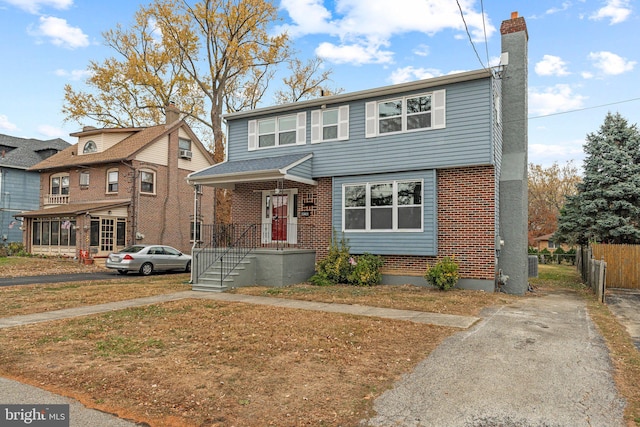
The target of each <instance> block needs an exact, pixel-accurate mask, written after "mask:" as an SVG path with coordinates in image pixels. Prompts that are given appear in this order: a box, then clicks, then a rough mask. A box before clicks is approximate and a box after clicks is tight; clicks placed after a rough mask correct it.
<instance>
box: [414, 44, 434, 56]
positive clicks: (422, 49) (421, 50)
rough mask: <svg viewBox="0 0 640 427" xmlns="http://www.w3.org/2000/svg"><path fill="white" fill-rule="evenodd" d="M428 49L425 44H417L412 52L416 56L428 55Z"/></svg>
mask: <svg viewBox="0 0 640 427" xmlns="http://www.w3.org/2000/svg"><path fill="white" fill-rule="evenodd" d="M429 53H430V49H429V46H427V45H426V44H419V45H418V46H416V47H415V48H414V49H413V54H414V55H417V56H429Z"/></svg>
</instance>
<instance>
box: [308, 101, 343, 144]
mask: <svg viewBox="0 0 640 427" xmlns="http://www.w3.org/2000/svg"><path fill="white" fill-rule="evenodd" d="M347 139H349V106H348V105H343V106H341V107H338V108H323V109H320V110H314V111H312V112H311V143H312V144H315V143H318V142H325V141H344V140H347Z"/></svg>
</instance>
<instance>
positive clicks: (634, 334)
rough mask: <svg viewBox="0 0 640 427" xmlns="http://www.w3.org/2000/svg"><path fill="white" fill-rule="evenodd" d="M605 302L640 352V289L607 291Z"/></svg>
mask: <svg viewBox="0 0 640 427" xmlns="http://www.w3.org/2000/svg"><path fill="white" fill-rule="evenodd" d="M605 302H606V304H607V306H608V307H609V309H610V310H611V312H612V313H613V314H615V316H616V317H617V318H618V320H619V321H620V323H622V324H623V325H624V326H625V328H626V329H627V332H629V335H631V338H632V339H633V343H634V344H635V346H636V348H637V349H638V350H640V289H607V292H606V294H605Z"/></svg>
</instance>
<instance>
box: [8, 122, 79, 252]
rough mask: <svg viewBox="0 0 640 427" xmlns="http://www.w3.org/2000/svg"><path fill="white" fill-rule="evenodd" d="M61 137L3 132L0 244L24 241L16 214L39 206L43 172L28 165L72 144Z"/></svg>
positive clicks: (20, 224)
mask: <svg viewBox="0 0 640 427" xmlns="http://www.w3.org/2000/svg"><path fill="white" fill-rule="evenodd" d="M69 145H71V144H69V143H68V142H67V141H64V140H62V139H60V138H56V139H50V140H47V141H41V140H38V139H26V138H18V137H14V136H9V135H2V134H0V244H2V243H12V242H18V243H22V223H21V222H20V221H18V220H16V219H15V218H14V217H13V215H15V214H16V213H18V212H22V211H25V210H31V209H37V208H38V207H39V206H40V192H39V190H38V189H39V188H40V185H39V184H40V175H39V174H38V173H37V172H32V171H29V170H28V169H29V168H30V167H31V166H33V165H35V164H36V163H39V162H41V161H42V160H44V159H46V158H47V157H50V156H53V155H54V154H56V153H57V152H59V151H62V150H64V149H65V148H67V147H69Z"/></svg>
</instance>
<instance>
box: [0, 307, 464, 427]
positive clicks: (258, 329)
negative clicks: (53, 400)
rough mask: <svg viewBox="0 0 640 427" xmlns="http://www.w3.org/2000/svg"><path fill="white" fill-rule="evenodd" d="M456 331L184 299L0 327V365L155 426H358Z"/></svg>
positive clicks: (5, 370) (34, 381) (23, 378)
mask: <svg viewBox="0 0 640 427" xmlns="http://www.w3.org/2000/svg"><path fill="white" fill-rule="evenodd" d="M454 332H456V330H455V329H452V328H443V327H435V326H429V325H423V324H417V323H412V322H405V321H394V320H383V319H376V318H363V317H358V316H351V315H343V314H335V313H322V312H308V311H301V310H294V309H285V308H276V307H268V306H254V305H246V304H232V303H223V302H212V301H204V300H181V301H175V302H169V303H165V304H160V305H152V306H147V307H141V308H133V309H127V310H121V311H118V312H113V313H108V314H102V315H96V316H88V317H85V318H79V319H71V320H65V321H57V322H51V323H49V324H47V325H46V328H45V327H42V325H31V326H24V327H19V328H11V329H6V330H3V331H0V373H1V374H2V375H3V376H8V377H12V378H16V379H18V380H21V381H26V382H29V383H32V384H34V385H37V386H40V387H44V388H50V387H51V388H54V389H55V390H58V391H59V392H60V391H62V392H63V393H64V394H67V395H70V396H73V397H75V398H77V399H79V400H80V401H81V402H83V403H85V404H86V405H88V406H90V407H95V408H98V409H101V410H104V411H108V412H114V413H118V414H119V415H120V416H123V417H127V418H132V419H135V420H136V421H144V422H148V423H150V424H151V425H163V426H168V425H180V426H227V425H234V426H253V425H256V423H258V424H259V425H265V426H266V425H278V426H299V425H314V426H315V425H355V424H357V422H358V421H359V420H360V419H363V418H366V417H367V416H369V415H371V414H370V411H371V404H372V400H373V398H374V397H376V396H378V395H379V394H381V393H382V392H383V391H384V390H386V389H387V388H389V387H390V386H391V385H392V383H393V382H394V381H395V380H397V379H398V378H399V376H400V375H401V374H403V373H406V372H408V371H410V370H411V369H412V368H413V367H414V366H415V364H416V363H417V362H418V361H420V360H422V359H424V358H425V357H426V356H427V355H428V354H429V353H430V352H431V351H432V350H433V349H434V348H435V347H436V346H437V345H438V344H439V343H440V342H441V341H442V339H444V338H445V337H447V336H449V335H450V334H452V333H454Z"/></svg>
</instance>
